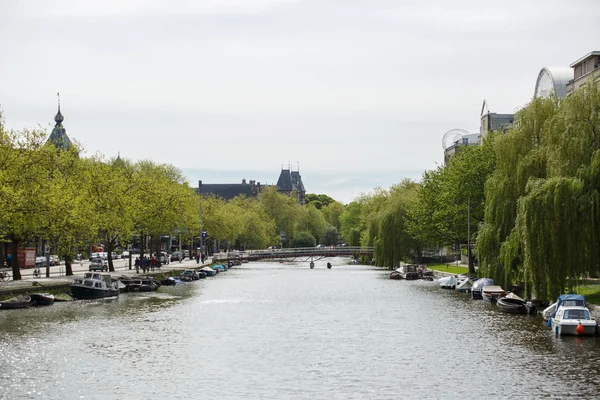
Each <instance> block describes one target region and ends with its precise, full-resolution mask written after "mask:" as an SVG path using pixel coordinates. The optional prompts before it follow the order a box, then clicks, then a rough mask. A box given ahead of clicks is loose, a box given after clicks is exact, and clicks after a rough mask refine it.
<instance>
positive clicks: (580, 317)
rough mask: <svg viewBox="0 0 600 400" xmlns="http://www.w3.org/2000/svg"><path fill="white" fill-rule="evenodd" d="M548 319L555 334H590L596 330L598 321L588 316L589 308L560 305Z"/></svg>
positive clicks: (593, 333)
mask: <svg viewBox="0 0 600 400" xmlns="http://www.w3.org/2000/svg"><path fill="white" fill-rule="evenodd" d="M550 321H551V327H552V332H554V333H555V334H556V336H563V335H575V336H591V335H595V334H596V332H597V330H598V323H597V322H596V320H594V319H592V317H591V316H590V310H588V309H587V307H583V306H565V305H562V306H560V307H558V308H557V310H556V314H555V315H554V317H552V319H551V320H550Z"/></svg>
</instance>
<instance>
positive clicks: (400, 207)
mask: <svg viewBox="0 0 600 400" xmlns="http://www.w3.org/2000/svg"><path fill="white" fill-rule="evenodd" d="M417 188H418V184H416V183H414V182H412V181H410V180H408V179H406V180H404V181H402V182H401V183H400V184H398V185H394V186H392V187H391V188H390V190H389V191H381V192H379V193H378V194H377V195H376V196H374V197H373V198H372V199H371V200H372V201H371V204H368V205H367V206H366V207H365V209H367V210H369V211H370V212H369V213H368V214H366V215H365V218H366V222H367V223H366V227H367V229H366V230H365V236H364V237H363V244H364V245H367V246H374V254H375V260H376V263H377V265H379V266H384V267H388V268H390V269H391V268H394V267H396V266H397V265H398V264H399V263H400V262H401V261H403V260H407V259H408V258H409V257H410V254H411V252H413V251H415V252H418V251H419V248H418V242H417V241H416V240H414V238H413V237H412V236H411V235H410V233H409V229H408V225H409V218H410V216H409V213H408V210H409V209H410V207H411V205H412V204H413V203H414V202H415V201H416V198H417Z"/></svg>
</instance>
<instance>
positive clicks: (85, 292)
mask: <svg viewBox="0 0 600 400" xmlns="http://www.w3.org/2000/svg"><path fill="white" fill-rule="evenodd" d="M71 294H72V295H73V297H74V298H76V299H79V300H89V299H102V298H105V297H115V296H118V295H119V290H118V289H97V288H90V287H84V286H79V285H71Z"/></svg>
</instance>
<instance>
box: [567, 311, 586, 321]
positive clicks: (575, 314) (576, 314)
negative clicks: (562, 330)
mask: <svg viewBox="0 0 600 400" xmlns="http://www.w3.org/2000/svg"><path fill="white" fill-rule="evenodd" d="M564 319H590V313H589V312H588V311H587V310H565V316H564Z"/></svg>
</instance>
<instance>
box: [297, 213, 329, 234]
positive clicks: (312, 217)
mask: <svg viewBox="0 0 600 400" xmlns="http://www.w3.org/2000/svg"><path fill="white" fill-rule="evenodd" d="M326 231H327V221H325V217H323V214H322V213H321V212H320V211H319V210H317V208H316V207H315V206H313V205H311V204H309V205H307V206H305V207H302V208H301V209H300V211H299V215H298V219H297V220H296V226H295V232H310V233H311V235H312V236H314V237H315V239H316V240H317V241H319V242H320V240H321V239H322V238H323V237H324V236H325V232H326Z"/></svg>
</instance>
